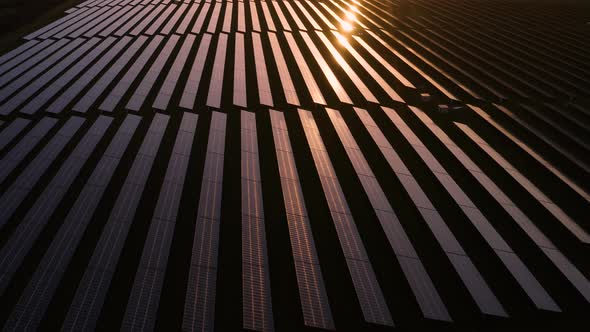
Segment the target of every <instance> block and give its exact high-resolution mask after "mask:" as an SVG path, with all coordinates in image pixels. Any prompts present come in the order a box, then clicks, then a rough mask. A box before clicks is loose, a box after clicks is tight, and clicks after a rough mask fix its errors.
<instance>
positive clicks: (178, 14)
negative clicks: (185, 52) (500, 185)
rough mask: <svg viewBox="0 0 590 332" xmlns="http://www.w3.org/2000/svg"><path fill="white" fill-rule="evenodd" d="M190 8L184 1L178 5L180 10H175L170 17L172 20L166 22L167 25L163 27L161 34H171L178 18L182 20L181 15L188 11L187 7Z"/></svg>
mask: <svg viewBox="0 0 590 332" xmlns="http://www.w3.org/2000/svg"><path fill="white" fill-rule="evenodd" d="M187 8H188V4H186V3H183V4H181V5H180V6H179V7H178V10H177V11H175V12H174V15H173V16H172V17H171V18H170V20H169V21H168V23H166V25H165V26H164V27H163V28H162V31H160V33H161V34H163V35H169V34H170V32H171V31H172V29H173V28H174V26H175V25H176V23H177V22H178V20H180V17H181V16H182V14H184V12H185V11H186V9H187Z"/></svg>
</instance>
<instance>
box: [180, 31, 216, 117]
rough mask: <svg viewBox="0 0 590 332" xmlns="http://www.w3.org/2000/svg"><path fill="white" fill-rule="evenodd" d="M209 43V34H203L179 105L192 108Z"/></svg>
mask: <svg viewBox="0 0 590 332" xmlns="http://www.w3.org/2000/svg"><path fill="white" fill-rule="evenodd" d="M210 44H211V35H210V34H204V35H203V38H202V39H201V42H200V44H199V49H198V50H197V55H196V56H195V60H194V61H193V66H192V68H191V71H190V73H189V77H188V81H187V82H186V85H185V87H184V91H183V93H182V97H181V99H180V106H181V107H184V108H187V109H192V108H193V106H194V104H195V99H196V98H197V90H198V88H199V83H200V82H201V76H202V74H203V68H204V67H205V60H206V58H207V53H208V52H209V45H210Z"/></svg>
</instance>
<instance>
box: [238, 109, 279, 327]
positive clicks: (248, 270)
mask: <svg viewBox="0 0 590 332" xmlns="http://www.w3.org/2000/svg"><path fill="white" fill-rule="evenodd" d="M240 120H241V121H240V122H241V123H240V127H241V129H240V130H241V178H242V297H243V300H242V301H243V327H244V328H246V329H249V330H256V331H273V330H274V328H273V316H272V303H271V296H270V294H271V290H270V273H269V265H268V254H267V252H268V249H267V245H266V230H265V218H264V205H263V198H262V181H261V176H260V162H259V153H258V137H257V130H256V115H255V114H254V113H251V112H246V111H242V112H241V119H240Z"/></svg>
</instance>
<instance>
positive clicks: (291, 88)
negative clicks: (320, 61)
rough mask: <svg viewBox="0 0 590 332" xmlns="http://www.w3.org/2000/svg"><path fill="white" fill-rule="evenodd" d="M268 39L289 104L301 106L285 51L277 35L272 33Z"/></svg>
mask: <svg viewBox="0 0 590 332" xmlns="http://www.w3.org/2000/svg"><path fill="white" fill-rule="evenodd" d="M268 39H269V40H270V46H271V48H272V52H273V55H274V60H275V63H276V65H277V71H278V72H279V77H280V79H281V84H282V87H283V93H284V94H285V98H286V99H287V103H289V104H291V105H295V106H299V98H298V97H297V91H296V90H295V85H294V84H293V80H292V79H291V75H290V74H289V69H288V68H289V67H288V66H287V63H286V62H285V58H284V57H283V51H281V47H280V45H279V41H278V39H277V37H276V35H275V34H274V33H272V32H269V33H268ZM306 67H307V66H306ZM308 69H309V68H308ZM308 71H309V70H308ZM322 99H323V98H322ZM318 100H319V98H318Z"/></svg>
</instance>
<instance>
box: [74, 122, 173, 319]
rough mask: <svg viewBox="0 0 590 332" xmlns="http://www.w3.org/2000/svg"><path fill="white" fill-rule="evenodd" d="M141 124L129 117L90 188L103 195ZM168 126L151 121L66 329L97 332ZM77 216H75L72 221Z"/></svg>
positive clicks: (85, 274) (89, 267)
mask: <svg viewBox="0 0 590 332" xmlns="http://www.w3.org/2000/svg"><path fill="white" fill-rule="evenodd" d="M139 120H140V118H139V117H138V116H134V115H128V116H127V118H126V120H125V123H124V124H123V125H122V126H121V127H120V129H119V131H118V132H117V134H116V136H115V138H114V139H113V141H112V142H111V144H110V145H109V148H108V149H107V153H105V157H103V159H102V160H101V162H100V163H101V164H102V163H104V164H103V165H104V166H103V167H98V166H97V168H96V169H97V170H100V171H97V172H96V171H95V172H94V173H93V175H92V177H91V179H89V181H88V184H89V185H88V186H87V187H88V188H90V184H93V185H94V186H99V187H100V188H101V189H100V190H101V191H102V192H104V190H105V189H106V186H107V184H108V182H109V181H110V178H111V177H112V175H113V172H114V171H115V168H116V167H117V164H118V163H119V161H120V159H121V157H122V153H121V151H124V150H125V147H126V146H127V145H128V144H129V141H130V139H131V137H132V136H133V132H134V131H135V129H136V128H137V125H138V124H139ZM167 124H168V116H166V115H163V114H156V115H155V117H154V119H153V120H152V123H151V125H150V128H149V129H148V132H147V133H146V136H145V138H144V140H143V143H142V144H141V147H140V151H139V152H138V153H137V155H136V156H135V160H134V161H133V165H132V166H131V169H130V170H129V173H128V175H127V177H126V179H125V182H124V183H123V187H122V188H121V191H120V192H119V194H118V196H117V199H116V200H115V205H114V206H113V209H112V210H111V213H110V216H109V219H108V220H107V222H106V224H105V226H104V229H103V231H102V233H101V235H100V238H99V240H98V243H97V245H96V248H95V250H94V253H93V254H92V257H91V258H90V263H89V264H88V267H87V268H86V271H85V273H84V276H83V277H82V281H81V283H80V284H79V285H78V289H77V291H76V295H75V296H74V300H73V302H72V305H71V306H70V309H69V311H68V314H67V316H66V319H65V322H64V328H66V329H70V330H71V329H73V328H74V327H76V328H82V329H84V330H89V329H94V328H95V326H96V323H97V320H98V315H99V313H100V311H101V309H102V306H103V304H104V300H105V297H106V293H107V291H108V289H109V286H110V283H111V280H112V278H113V274H114V271H115V269H116V266H117V262H118V261H119V257H120V255H121V251H122V250H123V243H124V241H125V239H126V237H127V234H128V232H129V230H130V227H131V224H132V222H133V219H134V216H135V212H136V209H137V207H138V205H139V200H140V198H141V194H142V192H143V191H144V188H145V184H146V182H147V178H148V174H149V172H150V169H151V166H152V164H153V162H154V159H155V154H153V153H150V151H153V150H154V149H155V150H157V149H158V147H159V145H160V143H161V140H162V136H163V129H164V128H166V126H167ZM147 145H149V147H147ZM154 146H155V147H154ZM144 152H147V153H144ZM100 196H101V195H96V196H95V197H96V199H95V200H94V201H93V202H92V205H91V206H92V207H93V209H95V208H96V207H97V205H98V200H99V199H100ZM72 213H75V212H72ZM74 216H75V215H72V217H74ZM90 217H91V216H90V215H88V217H87V218H85V219H84V221H85V222H86V223H87V222H88V221H89V218H90Z"/></svg>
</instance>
